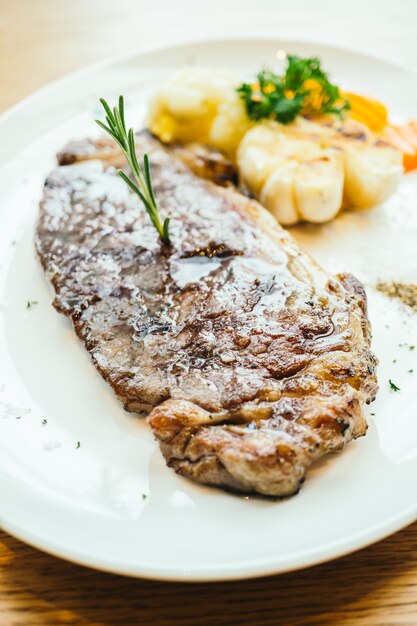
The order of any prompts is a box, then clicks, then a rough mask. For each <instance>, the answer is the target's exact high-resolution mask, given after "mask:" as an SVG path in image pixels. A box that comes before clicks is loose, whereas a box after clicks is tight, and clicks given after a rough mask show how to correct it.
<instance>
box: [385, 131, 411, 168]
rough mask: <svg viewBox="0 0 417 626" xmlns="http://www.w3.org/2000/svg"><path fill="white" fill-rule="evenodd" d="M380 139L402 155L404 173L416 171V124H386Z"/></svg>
mask: <svg viewBox="0 0 417 626" xmlns="http://www.w3.org/2000/svg"><path fill="white" fill-rule="evenodd" d="M380 137H381V139H383V140H384V141H386V142H387V143H389V144H390V145H391V146H393V147H394V148H397V150H400V151H401V152H402V153H403V165H404V170H405V171H406V172H411V171H412V170H415V169H417V122H414V121H413V122H409V123H408V124H405V125H403V126H394V125H392V124H388V125H387V126H386V127H385V128H384V129H383V131H382V132H381V134H380Z"/></svg>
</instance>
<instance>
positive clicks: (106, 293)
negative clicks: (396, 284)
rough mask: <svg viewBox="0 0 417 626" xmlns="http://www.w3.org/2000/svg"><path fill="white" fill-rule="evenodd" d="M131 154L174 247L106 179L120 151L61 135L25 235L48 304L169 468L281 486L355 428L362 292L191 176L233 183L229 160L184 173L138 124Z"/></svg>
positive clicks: (204, 479) (238, 198) (369, 386)
mask: <svg viewBox="0 0 417 626" xmlns="http://www.w3.org/2000/svg"><path fill="white" fill-rule="evenodd" d="M137 149H138V152H139V153H140V154H142V153H143V152H147V153H148V154H149V157H150V163H151V168H152V178H153V183H154V189H155V194H156V198H157V202H158V204H159V207H160V210H161V215H162V217H163V218H164V217H165V216H166V215H168V214H169V215H170V216H171V225H170V234H171V240H172V245H171V246H170V247H167V246H163V245H162V244H161V243H160V240H159V238H158V234H157V232H156V230H155V229H154V227H153V226H152V224H151V222H150V220H149V217H148V216H147V215H146V213H145V210H144V208H143V206H142V204H141V202H140V200H139V199H138V198H137V197H136V196H135V195H134V194H133V193H131V191H130V189H129V188H128V186H127V185H126V184H125V183H124V181H123V180H122V179H121V178H120V177H119V176H118V175H117V172H116V170H115V165H118V164H120V163H122V162H123V161H122V159H121V155H120V153H119V152H118V149H117V148H114V147H113V148H111V147H110V146H109V144H106V142H105V141H104V142H103V141H100V142H94V141H91V140H86V141H81V142H76V143H72V144H70V145H69V146H67V148H66V149H64V150H63V151H62V152H61V153H60V155H59V161H60V162H61V163H66V164H67V165H60V166H59V167H57V168H56V169H55V170H54V171H53V172H52V173H51V174H50V175H49V176H48V178H47V180H46V182H45V190H44V196H43V199H42V201H41V205H40V217H39V222H38V226H37V235H36V248H37V251H38V254H39V257H40V259H41V262H42V265H43V268H44V270H45V272H46V274H47V276H48V277H49V279H50V281H51V282H52V285H53V287H54V290H55V299H54V306H55V308H56V309H57V310H58V311H59V312H61V313H63V314H64V315H66V316H68V317H69V318H70V319H71V320H72V323H73V326H74V329H75V331H76V333H77V335H78V336H79V337H80V339H81V340H82V341H83V342H84V345H85V347H86V349H87V350H88V351H89V353H90V355H91V358H92V360H93V363H94V365H95V366H96V368H97V369H98V371H99V372H100V374H101V375H102V376H103V378H104V379H105V380H106V381H107V382H108V383H109V384H110V385H111V387H112V388H113V390H114V392H115V393H116V395H117V397H118V398H119V399H120V400H121V401H122V402H123V404H124V406H125V409H126V410H128V411H133V412H137V413H141V414H146V415H147V420H148V423H149V425H150V426H151V428H152V430H153V432H154V435H155V437H156V439H157V440H158V442H159V444H160V447H161V450H162V453H163V455H164V457H165V459H166V461H167V464H168V465H169V466H170V467H172V468H173V469H174V470H175V471H176V472H178V473H179V474H182V475H184V476H187V477H189V478H192V479H194V480H196V481H198V482H201V483H205V484H209V485H217V486H220V487H224V488H228V489H231V490H235V491H240V492H244V493H251V492H258V493H260V494H264V495H273V496H286V495H290V494H293V493H295V492H297V491H298V489H299V487H300V485H301V484H302V482H303V481H304V477H305V473H306V471H307V469H308V467H309V466H310V465H311V464H312V463H313V462H315V461H317V460H318V459H320V458H321V457H322V456H324V455H326V454H328V453H330V452H334V451H336V450H340V449H341V448H343V447H344V446H345V444H347V443H348V442H350V441H351V440H352V439H354V438H356V437H359V436H361V435H364V434H365V432H366V421H365V419H364V416H363V411H362V406H363V403H370V402H371V401H372V400H373V399H374V397H375V394H376V390H377V383H376V375H375V367H376V359H375V357H374V355H373V354H372V352H371V351H370V326H369V321H368V318H367V312H366V296H365V292H364V289H363V287H362V286H361V284H360V283H359V282H358V281H357V280H356V279H355V278H354V277H353V276H351V275H349V274H342V275H338V276H332V275H329V274H328V273H326V272H325V271H324V270H323V269H321V267H319V265H317V263H315V262H314V261H313V260H312V259H311V258H310V257H309V256H308V255H307V254H306V253H305V252H303V251H302V250H300V248H299V247H298V246H297V244H296V243H295V242H294V240H293V239H292V238H291V236H290V235H289V234H288V233H287V232H286V231H285V230H283V229H282V228H281V227H280V226H279V225H278V224H277V223H276V222H275V220H274V219H273V218H272V216H271V215H270V214H269V213H268V212H267V211H266V210H265V209H264V208H262V207H261V206H260V205H259V204H258V203H257V202H256V201H255V200H253V199H251V198H248V197H246V196H245V195H242V194H241V193H239V192H238V191H237V190H236V188H235V187H233V186H226V187H221V186H218V185H216V184H214V183H213V182H211V181H210V180H204V179H203V178H202V177H201V176H206V177H207V178H214V180H217V182H219V171H221V172H222V175H221V176H220V179H221V181H220V182H222V183H225V182H226V181H227V180H232V179H233V177H234V174H233V171H232V169H231V167H230V164H227V163H225V164H224V167H223V165H221V160H220V161H217V160H216V159H215V160H216V163H217V166H216V167H213V166H212V164H211V165H210V159H213V158H214V157H213V155H209V156H208V161H207V167H204V163H205V156H204V154H203V155H202V154H201V153H200V161H199V163H198V166H197V168H196V169H197V171H198V173H199V176H196V175H195V174H194V173H193V172H192V171H191V169H190V167H191V168H193V163H194V160H193V159H192V158H191V157H190V152H187V148H181V149H180V150H179V151H178V150H177V149H176V148H173V149H172V150H171V149H169V148H167V147H164V146H163V145H162V144H161V143H160V142H159V141H157V140H156V139H155V138H153V137H151V136H150V135H149V134H148V133H146V132H143V133H140V134H139V135H137ZM206 156H207V155H206ZM95 157H96V159H95ZM219 163H220V165H219Z"/></svg>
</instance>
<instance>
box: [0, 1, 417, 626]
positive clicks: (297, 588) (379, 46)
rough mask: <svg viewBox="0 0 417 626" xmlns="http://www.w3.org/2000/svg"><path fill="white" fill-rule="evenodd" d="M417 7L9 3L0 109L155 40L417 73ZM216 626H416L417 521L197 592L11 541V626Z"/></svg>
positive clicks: (3, 573)
mask: <svg viewBox="0 0 417 626" xmlns="http://www.w3.org/2000/svg"><path fill="white" fill-rule="evenodd" d="M288 4H291V7H288V6H287V5H288ZM416 4H417V3H415V2H413V0H396V2H391V1H390V0H378V1H375V2H374V1H371V0H368V2H367V3H364V2H363V0H350V2H349V10H348V9H347V8H346V7H345V6H344V5H338V4H337V2H336V1H335V0H316V1H315V2H314V3H311V2H308V0H298V1H295V2H294V1H293V2H292V3H288V2H285V1H283V0H282V1H281V0H257V2H256V3H254V2H252V1H251V2H246V1H244V0H240V1H237V0H229V2H228V3H227V4H226V3H225V2H224V1H223V2H222V1H221V0H211V2H210V3H207V11H209V13H208V14H207V17H206V18H204V19H202V18H203V17H204V16H203V15H202V11H204V8H203V5H201V7H202V8H201V10H200V7H199V8H198V10H197V6H196V5H197V3H196V1H195V0H194V2H190V0H175V2H167V1H165V2H161V1H158V0H152V2H147V1H146V2H144V1H140V0H118V1H117V2H114V1H113V2H110V1H109V0H69V1H67V2H63V1H62V0H19V1H17V0H14V1H13V0H0V111H1V110H4V109H5V108H7V107H8V106H10V105H11V104H13V103H14V102H16V101H17V100H19V99H20V98H22V97H23V96H25V95H27V94H28V93H30V92H31V91H33V90H34V89H36V88H37V87H39V86H41V85H42V84H44V83H46V82H48V81H50V80H52V79H54V78H57V77H58V76H60V75H62V74H64V73H66V72H68V71H71V70H73V69H76V68H78V67H81V66H83V65H85V64H87V63H90V62H94V61H96V60H99V59H101V58H104V57H108V56H112V55H114V54H122V53H128V52H129V51H130V50H135V49H138V48H140V47H145V46H147V45H149V44H151V43H155V41H156V42H157V43H159V42H160V43H164V44H166V43H168V42H170V41H173V42H174V41H178V40H184V39H197V38H199V37H200V38H201V37H205V36H210V35H217V36H219V35H224V36H227V35H228V33H229V32H230V29H231V28H232V26H233V32H234V34H235V35H236V33H237V32H241V33H242V34H243V33H248V32H251V34H253V29H255V30H256V32H258V33H259V34H263V35H276V36H278V35H279V36H281V37H286V36H290V37H291V36H299V37H300V38H308V39H312V38H313V39H319V40H321V41H328V42H330V43H334V42H340V43H342V44H345V45H349V44H350V45H353V46H355V47H359V48H362V49H365V50H370V51H373V52H375V50H376V51H377V52H382V53H384V54H386V55H387V54H392V55H394V56H397V57H399V58H402V59H403V60H405V61H407V62H408V63H412V64H415V65H417V41H416V38H415V32H414V31H415V24H416V21H417V11H416ZM204 6H205V5H204ZM338 7H339V8H338ZM410 15H411V17H410ZM312 24H313V25H314V30H313V35H314V36H313V35H312V28H311V25H312ZM387 497H389V494H387ZM0 514H1V503H0ZM212 623H216V624H219V625H223V624H224V625H226V624H229V625H230V624H239V625H244V624H252V625H253V626H266V625H271V626H272V625H274V626H277V625H285V626H295V625H298V626H301V625H303V626H304V625H305V626H309V625H313V624H314V625H317V626H335V625H340V626H351V625H355V626H361V625H365V624H366V625H372V626H403V625H405V624H409V625H410V626H411V625H412V626H415V625H416V624H417V524H414V525H413V526H411V527H409V528H408V529H406V530H403V531H402V532H400V533H398V534H397V535H395V536H393V537H391V538H389V539H386V540H385V541H383V542H381V543H379V544H377V545H375V546H372V547H370V548H367V549H366V550H362V551H361V552H359V553H357V554H355V555H352V556H349V557H345V558H343V559H339V560H338V561H335V562H333V563H329V564H326V565H321V566H318V567H315V568H312V569H309V570H306V571H303V572H296V573H291V574H286V575H282V576H277V577H272V578H266V579H257V580H251V581H243V582H235V583H219V584H197V585H187V584H168V583H161V582H149V581H143V580H133V579H127V578H122V577H119V576H112V575H108V574H102V573H98V572H95V571H92V570H89V569H86V568H83V567H78V566H75V565H71V564H68V563H65V562H64V561H60V560H58V559H56V558H53V557H51V556H48V555H46V554H43V553H41V552H38V551H37V550H34V549H32V548H29V547H28V546H26V545H24V544H22V543H20V542H19V541H17V540H15V539H13V538H11V537H9V536H7V535H6V534H5V533H2V532H0V625H1V626H48V625H51V626H52V625H54V626H56V625H60V624H67V625H77V626H84V625H89V626H103V625H107V624H129V625H134V624H141V625H147V624H149V625H152V626H168V625H171V624H172V625H176V626H198V625H201V626H207V625H209V624H212Z"/></svg>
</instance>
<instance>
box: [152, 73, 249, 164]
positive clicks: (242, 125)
mask: <svg viewBox="0 0 417 626" xmlns="http://www.w3.org/2000/svg"><path fill="white" fill-rule="evenodd" d="M238 84H239V81H238V79H237V78H235V77H234V75H233V74H232V73H231V72H228V71H227V70H220V69H208V68H196V69H193V68H188V69H184V70H180V71H179V72H176V73H174V74H173V75H171V76H170V77H169V79H168V80H167V81H166V82H165V83H164V84H163V85H162V86H161V88H160V89H159V90H158V91H157V92H156V94H155V96H154V98H153V100H152V101H151V104H150V110H149V118H148V126H149V128H150V129H151V131H152V132H153V133H155V135H157V136H158V137H159V138H160V139H161V140H162V141H164V142H172V141H181V142H192V141H197V142H199V143H206V144H209V145H211V146H214V147H215V148H219V149H220V150H223V151H224V152H225V153H226V154H227V155H228V156H229V157H230V158H232V159H234V158H235V154H236V150H237V147H238V145H239V142H240V140H241V139H242V137H243V135H244V134H245V133H246V131H247V130H248V129H249V128H250V126H251V122H250V120H249V119H248V117H247V115H246V113H245V110H244V106H243V104H242V102H241V101H240V98H239V96H238V94H237V93H236V86H237V85H238Z"/></svg>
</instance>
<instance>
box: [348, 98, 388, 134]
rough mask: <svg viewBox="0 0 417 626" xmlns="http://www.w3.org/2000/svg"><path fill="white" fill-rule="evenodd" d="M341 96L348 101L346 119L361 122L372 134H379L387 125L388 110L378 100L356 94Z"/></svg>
mask: <svg viewBox="0 0 417 626" xmlns="http://www.w3.org/2000/svg"><path fill="white" fill-rule="evenodd" d="M342 95H343V97H344V98H347V99H348V100H349V103H350V110H349V111H348V117H350V118H351V119H353V120H356V121H357V122H362V124H365V125H366V126H367V127H368V128H369V129H370V130H372V131H373V132H374V133H379V132H380V131H381V130H382V129H383V128H384V126H386V124H387V123H388V110H387V108H386V106H385V105H384V104H382V102H379V100H375V98H369V97H368V96H362V95H360V94H358V93H350V92H345V93H343V94H342Z"/></svg>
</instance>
